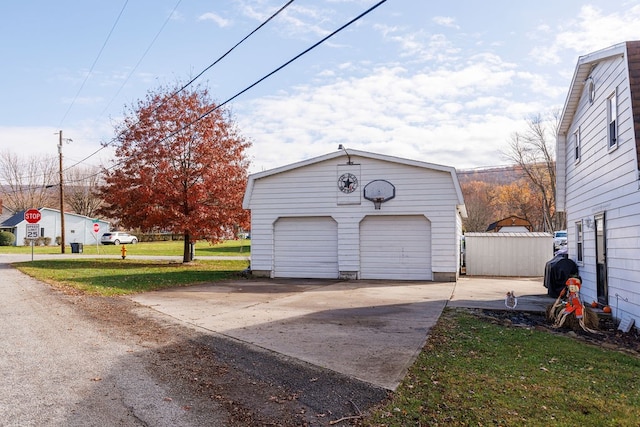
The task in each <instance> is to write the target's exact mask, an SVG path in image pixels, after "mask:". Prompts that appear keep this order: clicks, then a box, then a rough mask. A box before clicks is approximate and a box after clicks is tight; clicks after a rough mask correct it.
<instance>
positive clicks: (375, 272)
mask: <svg viewBox="0 0 640 427" xmlns="http://www.w3.org/2000/svg"><path fill="white" fill-rule="evenodd" d="M360 278H362V279H390V280H393V279H397V280H432V279H433V274H432V271H431V222H430V221H429V220H428V219H427V218H426V217H424V216H422V215H389V216H386V215H384V216H383V215H380V216H367V217H365V218H364V219H363V220H362V222H361V223H360Z"/></svg>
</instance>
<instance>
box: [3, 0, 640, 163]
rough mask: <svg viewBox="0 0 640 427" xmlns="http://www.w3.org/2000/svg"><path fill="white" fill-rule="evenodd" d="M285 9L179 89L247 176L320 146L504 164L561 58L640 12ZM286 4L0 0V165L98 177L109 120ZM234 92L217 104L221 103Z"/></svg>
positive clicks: (629, 26)
mask: <svg viewBox="0 0 640 427" xmlns="http://www.w3.org/2000/svg"><path fill="white" fill-rule="evenodd" d="M378 2H379V0H295V1H293V2H292V3H291V4H289V5H288V6H287V7H286V8H285V9H284V11H283V12H282V13H280V14H278V15H277V16H276V17H275V18H273V19H272V20H270V21H269V22H268V23H267V24H265V25H264V26H263V27H262V28H261V29H260V30H258V31H257V32H256V33H255V34H253V35H252V36H251V37H250V38H249V39H247V40H246V41H245V42H243V43H242V44H241V45H239V46H238V47H237V48H235V49H234V50H233V51H232V52H231V53H230V54H229V55H228V56H226V57H225V58H224V59H223V60H221V61H220V62H219V63H217V64H216V65H214V66H213V67H211V68H210V69H209V70H208V71H206V72H205V73H204V74H203V75H202V76H201V77H199V78H198V79H197V80H196V83H195V84H199V85H200V86H201V87H205V88H207V89H208V90H209V92H210V94H211V96H212V97H213V99H214V100H215V101H216V102H218V103H223V102H226V101H227V100H229V99H231V98H233V100H232V101H230V102H229V103H228V104H227V105H226V106H227V107H228V109H229V110H230V112H231V114H232V116H233V118H234V120H235V122H236V124H237V125H238V128H239V130H240V133H241V134H242V135H243V136H245V137H246V138H247V139H248V140H250V141H251V142H252V146H251V148H250V149H249V150H248V152H247V155H248V158H249V160H250V161H251V166H250V172H251V173H254V172H260V171H264V170H268V169H272V168H276V167H279V166H283V165H287V164H290V163H293V162H298V161H302V160H306V159H309V158H312V157H316V156H321V155H324V154H327V153H330V152H332V151H334V150H337V149H338V145H339V144H342V145H343V146H344V147H346V148H347V149H355V150H362V151H369V152H373V153H379V154H387V155H392V156H396V157H403V158H407V159H412V160H418V161H423V162H428V163H435V164H440V165H446V166H453V167H455V168H457V169H470V168H482V167H492V166H501V165H506V164H508V163H509V162H508V160H507V159H506V158H505V156H504V152H505V151H507V150H508V141H509V139H510V138H511V136H512V135H513V134H514V133H515V132H522V131H524V129H525V128H526V121H527V119H528V118H530V117H532V116H535V115H541V116H543V117H547V116H549V115H550V114H552V113H553V112H554V111H559V110H561V109H562V107H563V105H564V102H565V99H566V95H567V91H568V89H569V85H570V83H571V78H572V76H573V72H574V69H575V65H576V63H577V60H578V57H579V56H581V55H585V54H588V53H591V52H593V51H596V50H599V49H602V48H606V47H609V46H611V45H614V44H617V43H620V42H624V41H627V40H637V39H640V0H621V1H616V2H613V1H611V0H594V1H576V0H561V1H558V0H539V1H536V2H520V1H513V0H485V1H479V0H456V1H424V0H387V1H386V2H383V3H382V4H380V5H379V6H378V7H376V8H374V9H373V10H372V11H370V12H369V13H367V14H366V15H364V16H363V17H361V18H360V19H358V20H356V21H355V22H354V23H353V24H352V25H350V26H348V27H346V28H345V29H343V30H342V31H339V32H338V33H337V34H335V35H333V36H332V37H330V38H328V39H327V40H326V41H325V42H323V43H321V44H319V45H318V46H316V47H315V48H313V49H311V50H309V51H308V52H307V53H305V54H304V55H302V56H300V57H299V58H298V59H297V60H295V61H293V62H292V63H291V64H289V65H287V66H286V67H284V68H282V69H281V70H280V71H278V72H276V73H274V74H273V75H271V76H270V77H268V78H266V79H265V80H264V81H262V82H261V83H259V84H257V85H256V86H254V87H253V88H251V89H249V90H247V91H246V92H244V93H242V94H241V95H239V96H237V97H235V96H236V95H238V94H239V93H240V92H241V91H243V90H244V89H246V88H248V87H249V86H251V85H253V84H254V83H255V82H257V81H258V80H260V79H262V78H263V77H265V76H266V75H268V74H269V73H271V72H272V71H274V70H276V69H277V68H278V67H281V66H282V65H283V64H285V63H286V62H288V61H290V60H291V59H293V58H295V57H296V56H298V55H299V54H301V53H302V52H304V51H305V50H307V49H309V48H311V47H312V46H313V45H315V44H316V43H318V42H319V41H321V40H322V39H323V38H325V37H327V36H328V35H330V34H331V33H333V32H334V31H336V30H337V29H339V28H340V27H342V26H343V25H345V24H346V23H348V22H349V21H351V20H353V19H354V18H356V17H358V16H359V15H360V14H362V13H363V12H365V11H367V10H369V9H370V8H372V7H373V6H375V5H377V4H378ZM286 3H287V1H286V0H252V1H249V0H209V1H205V0H111V1H108V2H106V1H103V2H88V1H81V0H58V1H56V2H51V1H49V0H47V1H44V0H31V1H23V2H8V1H7V2H2V4H1V5H0V14H1V16H2V17H3V24H2V26H0V39H1V40H2V43H0V58H1V62H2V64H3V67H2V71H1V72H0V75H1V76H2V78H1V79H0V100H1V101H2V102H0V152H5V151H8V152H11V153H16V154H18V155H19V156H21V157H25V158H26V157H33V156H43V157H46V158H49V157H51V158H56V159H57V158H58V143H59V138H60V136H59V132H60V131H61V130H62V135H63V140H64V142H65V143H64V144H63V148H62V151H63V159H64V165H65V168H68V167H71V168H73V167H76V166H100V165H105V166H109V165H110V164H112V162H113V151H112V149H109V148H107V149H101V147H102V143H104V142H109V141H111V139H112V138H113V137H114V135H115V133H114V127H115V126H116V125H118V124H119V123H120V122H121V121H122V119H123V114H124V111H125V108H126V107H131V106H132V105H134V104H136V103H137V101H138V100H141V99H144V97H145V96H146V94H147V93H148V92H149V91H156V90H157V89H158V88H160V87H161V86H170V87H174V86H175V85H182V84H184V83H186V82H188V81H189V80H191V79H192V78H193V77H195V76H197V75H198V74H199V73H201V72H202V71H203V70H205V69H206V68H207V67H209V66H210V65H211V64H212V63H214V61H216V60H217V59H218V58H219V57H220V56H222V54H224V53H225V52H226V51H228V50H229V49H230V48H231V47H233V46H234V45H235V44H236V43H238V42H239V41H240V40H241V39H242V38H243V37H245V36H246V35H248V34H249V33H250V32H251V31H253V30H254V29H255V28H257V27H258V26H259V25H260V24H261V23H263V22H264V21H265V20H266V19H267V18H268V17H269V16H271V15H272V14H274V13H275V12H276V11H277V10H278V9H280V8H281V7H283V6H284V5H285V4H286ZM234 97H235V98H234Z"/></svg>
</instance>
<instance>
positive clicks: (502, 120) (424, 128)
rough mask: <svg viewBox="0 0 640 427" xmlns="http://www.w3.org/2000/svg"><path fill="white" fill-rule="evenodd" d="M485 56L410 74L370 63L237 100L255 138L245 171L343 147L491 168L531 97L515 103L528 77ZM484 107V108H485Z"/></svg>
mask: <svg viewBox="0 0 640 427" xmlns="http://www.w3.org/2000/svg"><path fill="white" fill-rule="evenodd" d="M516 68H517V67H516V66H515V65H514V64H511V63H508V62H504V61H502V60H501V59H500V58H499V57H498V56H496V55H493V54H477V55H473V56H471V57H469V58H467V59H466V61H464V62H462V63H460V64H457V65H456V66H455V67H445V66H441V67H439V68H437V69H435V70H423V71H418V72H409V71H408V70H407V69H406V68H403V67H383V66H379V67H377V68H375V69H372V70H371V71H370V73H369V75H366V76H362V77H359V78H355V77H351V78H340V77H339V76H336V77H335V78H334V80H333V81H331V82H327V83H325V84H323V85H316V86H300V87H298V88H296V89H295V90H294V91H292V92H290V93H286V94H282V95H279V96H272V97H268V98H263V99H260V100H256V101H253V102H251V103H249V104H245V105H243V106H242V107H241V108H240V109H241V110H242V113H243V114H242V116H243V117H250V120H248V119H247V120H242V119H241V120H240V121H239V125H240V128H241V129H242V131H243V132H244V133H245V135H247V136H249V137H251V138H252V139H253V140H254V146H253V147H252V149H251V153H252V156H253V159H254V161H253V167H252V172H256V171H259V170H262V169H264V168H266V169H270V168H272V167H276V166H280V165H284V164H288V163H292V162H295V161H299V160H302V159H305V158H309V157H313V156H317V155H321V154H326V153H327V152H330V151H331V150H333V149H336V147H337V146H338V144H340V143H342V144H344V145H345V146H347V147H351V148H355V149H361V150H365V151H373V152H379V153H385V154H390V155H396V156H399V157H408V158H415V159H419V160H423V161H426V162H432V163H440V164H446V165H449V166H454V167H458V168H465V167H473V166H479V165H485V166H486V165H494V164H496V161H498V162H502V159H500V154H499V153H500V151H501V150H502V149H503V148H504V147H505V144H506V141H507V140H508V138H509V137H510V136H511V135H512V134H513V132H515V131H519V130H522V128H523V127H524V126H525V118H526V117H527V116H529V115H531V114H535V113H538V112H540V109H541V108H544V106H543V105H541V104H540V103H537V102H526V101H524V100H520V99H518V100H515V99H514V98H517V96H514V95H513V94H512V91H513V87H514V86H516V85H530V84H532V81H535V80H536V79H535V78H534V76H532V75H530V74H528V73H518V72H517V70H516ZM487 110H488V111H490V112H489V113H487Z"/></svg>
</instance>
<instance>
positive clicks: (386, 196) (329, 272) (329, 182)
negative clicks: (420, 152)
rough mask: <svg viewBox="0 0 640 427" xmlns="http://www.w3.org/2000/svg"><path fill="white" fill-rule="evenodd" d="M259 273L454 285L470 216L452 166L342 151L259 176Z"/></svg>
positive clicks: (255, 219) (251, 189) (255, 194)
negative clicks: (464, 222)
mask: <svg viewBox="0 0 640 427" xmlns="http://www.w3.org/2000/svg"><path fill="white" fill-rule="evenodd" d="M243 207H244V208H245V209H250V210H251V270H252V273H253V274H254V275H258V276H265V277H272V278H275V277H290V278H327V279H391V280H433V281H455V280H457V278H458V271H459V269H458V266H459V261H460V240H461V234H462V217H466V210H465V206H464V200H463V198H462V192H461V190H460V184H459V182H458V178H457V175H456V171H455V169H454V168H452V167H448V166H441V165H435V164H431V163H425V162H420V161H416V160H408V159H402V158H397V157H391V156H386V155H381V154H374V153H369V152H364V151H357V150H346V149H344V148H342V147H341V148H340V149H339V150H338V151H335V152H332V153H329V154H326V155H323V156H320V157H316V158H312V159H309V160H305V161H301V162H298V163H294V164H290V165H287V166H283V167H279V168H276V169H272V170H268V171H264V172H260V173H256V174H252V175H250V176H249V180H248V184H247V189H246V193H245V196H244V201H243Z"/></svg>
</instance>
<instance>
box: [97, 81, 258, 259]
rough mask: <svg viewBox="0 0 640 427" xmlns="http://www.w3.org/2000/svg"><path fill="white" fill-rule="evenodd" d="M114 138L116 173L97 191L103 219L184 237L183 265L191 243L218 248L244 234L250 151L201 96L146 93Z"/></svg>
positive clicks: (113, 169) (224, 117) (108, 172)
mask: <svg viewBox="0 0 640 427" xmlns="http://www.w3.org/2000/svg"><path fill="white" fill-rule="evenodd" d="M115 131H116V135H117V137H116V139H115V144H116V152H115V155H116V159H115V165H114V166H113V167H111V168H109V169H107V170H106V171H105V184H104V185H103V186H102V187H101V188H100V190H99V192H100V194H101V196H102V197H103V199H104V201H105V205H104V207H103V208H102V209H101V213H102V214H104V215H107V216H108V217H111V218H117V219H118V220H119V221H120V224H121V225H122V226H124V227H127V228H139V229H141V230H143V231H168V232H172V233H176V234H183V235H184V256H183V261H184V262H189V261H191V260H192V254H191V250H190V248H191V242H192V241H193V240H195V239H206V240H208V241H210V242H212V243H215V242H218V241H220V240H222V239H224V238H226V237H228V236H229V234H230V233H231V232H233V231H234V230H236V229H237V227H243V228H246V227H247V225H248V221H249V216H248V212H247V211H245V210H243V209H242V198H243V196H244V190H245V186H246V181H247V168H248V165H249V162H248V160H247V158H246V154H245V151H246V149H247V148H248V147H249V146H250V143H249V142H248V141H247V140H246V139H245V138H243V137H242V136H241V135H240V134H239V132H238V129H237V127H236V126H235V124H234V122H233V121H232V119H231V117H230V114H229V113H228V111H226V110H224V109H222V108H219V109H216V104H215V103H213V102H212V101H211V100H210V97H209V94H208V91H207V90H206V89H201V88H194V89H185V90H182V91H179V92H176V91H175V90H171V91H169V90H168V89H167V88H162V87H161V88H159V89H158V90H157V91H150V92H149V93H148V94H147V96H146V98H145V99H144V100H141V101H139V102H138V104H137V106H132V107H130V108H128V109H127V111H125V118H124V120H123V122H122V123H121V124H119V125H117V126H116V129H115Z"/></svg>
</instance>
